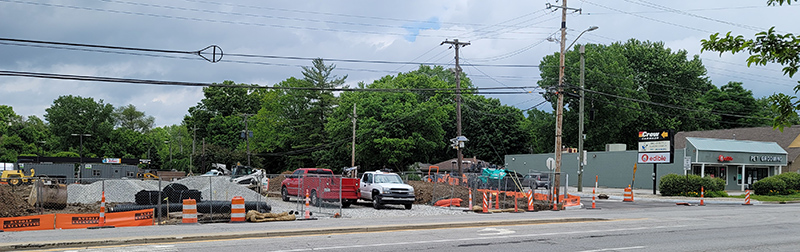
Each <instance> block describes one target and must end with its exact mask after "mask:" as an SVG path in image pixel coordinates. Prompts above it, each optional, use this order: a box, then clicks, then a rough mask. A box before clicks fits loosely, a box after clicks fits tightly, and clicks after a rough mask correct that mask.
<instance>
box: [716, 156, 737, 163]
mask: <svg viewBox="0 0 800 252" xmlns="http://www.w3.org/2000/svg"><path fill="white" fill-rule="evenodd" d="M717 160H718V161H720V162H725V161H728V162H730V161H733V157H726V156H723V155H719V157H718V158H717Z"/></svg>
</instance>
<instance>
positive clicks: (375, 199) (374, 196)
mask: <svg viewBox="0 0 800 252" xmlns="http://www.w3.org/2000/svg"><path fill="white" fill-rule="evenodd" d="M372 207H374V208H375V209H381V208H383V204H381V200H380V199H378V194H377V193H374V192H373V193H372Z"/></svg>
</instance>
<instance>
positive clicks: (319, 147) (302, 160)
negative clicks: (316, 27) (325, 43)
mask: <svg viewBox="0 0 800 252" xmlns="http://www.w3.org/2000/svg"><path fill="white" fill-rule="evenodd" d="M335 68H336V66H335V65H333V64H331V65H325V63H324V62H323V60H322V59H315V60H313V62H312V66H310V67H303V71H302V74H303V79H297V78H294V77H291V78H288V79H286V80H284V81H281V82H280V83H278V84H275V87H278V88H279V89H278V90H276V91H275V92H274V93H269V94H265V96H268V97H269V100H264V103H263V104H262V107H261V111H260V112H259V115H258V116H257V118H258V119H261V120H268V122H270V123H273V125H271V126H268V125H266V124H263V123H262V124H258V125H257V126H256V127H257V128H258V129H259V130H260V131H261V133H258V132H254V134H255V135H257V136H255V137H256V138H260V139H271V141H268V142H264V143H262V144H260V145H259V147H258V148H259V150H260V151H272V152H273V153H262V155H263V156H265V157H268V159H269V164H270V165H271V166H273V167H275V166H277V167H282V168H283V169H287V170H290V169H295V168H298V167H319V166H324V165H325V164H328V163H329V161H327V160H325V159H326V158H325V157H324V155H325V153H324V149H325V148H326V147H327V146H328V144H329V142H328V141H329V137H328V134H327V132H326V130H325V127H326V122H327V121H328V120H330V116H331V114H332V113H333V110H334V108H336V107H337V105H338V104H339V101H338V100H339V99H338V98H337V97H336V96H334V95H333V91H332V90H331V89H332V88H337V87H341V86H342V85H343V84H344V82H345V79H346V78H347V76H343V77H338V76H336V75H334V74H333V70H335ZM265 133H271V134H273V135H272V136H267V135H266V134H265ZM277 156H280V157H279V158H277Z"/></svg>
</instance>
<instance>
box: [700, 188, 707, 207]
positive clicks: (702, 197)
mask: <svg viewBox="0 0 800 252" xmlns="http://www.w3.org/2000/svg"><path fill="white" fill-rule="evenodd" d="M705 194H706V188H705V187H703V186H701V187H700V206H705V205H706V203H705V201H703V199H704V198H705Z"/></svg>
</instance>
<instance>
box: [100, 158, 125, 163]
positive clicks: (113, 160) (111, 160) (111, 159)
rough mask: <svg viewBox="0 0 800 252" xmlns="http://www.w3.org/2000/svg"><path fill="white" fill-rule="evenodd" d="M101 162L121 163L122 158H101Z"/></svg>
mask: <svg viewBox="0 0 800 252" xmlns="http://www.w3.org/2000/svg"><path fill="white" fill-rule="evenodd" d="M103 163H104V164H120V163H122V159H119V158H104V159H103Z"/></svg>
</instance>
